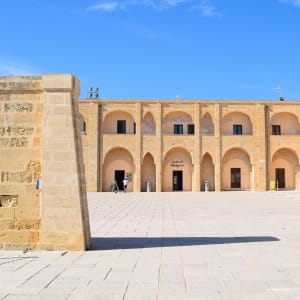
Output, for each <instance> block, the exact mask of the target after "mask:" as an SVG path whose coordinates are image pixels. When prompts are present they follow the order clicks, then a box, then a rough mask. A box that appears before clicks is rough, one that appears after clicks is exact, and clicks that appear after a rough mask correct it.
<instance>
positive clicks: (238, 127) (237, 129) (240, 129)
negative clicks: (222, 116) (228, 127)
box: [232, 124, 243, 135]
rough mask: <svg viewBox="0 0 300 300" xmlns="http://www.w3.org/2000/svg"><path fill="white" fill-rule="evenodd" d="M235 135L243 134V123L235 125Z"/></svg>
mask: <svg viewBox="0 0 300 300" xmlns="http://www.w3.org/2000/svg"><path fill="white" fill-rule="evenodd" d="M232 133H233V135H242V134H243V126H242V125H241V124H234V125H233V132H232Z"/></svg>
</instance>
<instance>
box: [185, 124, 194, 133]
mask: <svg viewBox="0 0 300 300" xmlns="http://www.w3.org/2000/svg"><path fill="white" fill-rule="evenodd" d="M187 133H188V134H195V125H194V124H188V127H187Z"/></svg>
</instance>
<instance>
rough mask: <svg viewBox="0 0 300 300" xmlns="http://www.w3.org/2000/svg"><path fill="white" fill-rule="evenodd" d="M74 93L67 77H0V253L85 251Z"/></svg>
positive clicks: (72, 82)
mask: <svg viewBox="0 0 300 300" xmlns="http://www.w3.org/2000/svg"><path fill="white" fill-rule="evenodd" d="M78 94H79V82H78V80H76V78H74V77H73V76H72V75H43V76H36V77H32V76H26V77H0V249H1V248H2V249H49V250H50V249H53V250H54V249H55V250H58V249H66V250H68V249H69V250H84V249H86V248H88V246H89V243H90V229H89V219H88V209H87V200H86V190H85V179H84V167H83V157H82V146H81V139H80V135H79V134H78V133H79V130H80V129H79V126H80V125H79V121H78V118H79V113H78V104H77V97H78ZM37 180H41V182H42V189H40V190H37V189H36V181H37Z"/></svg>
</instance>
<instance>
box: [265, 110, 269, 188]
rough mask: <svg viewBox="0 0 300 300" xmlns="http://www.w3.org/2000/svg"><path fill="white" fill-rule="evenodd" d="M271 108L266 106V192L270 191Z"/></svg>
mask: <svg viewBox="0 0 300 300" xmlns="http://www.w3.org/2000/svg"><path fill="white" fill-rule="evenodd" d="M269 142H270V138H269V106H268V105H265V144H266V190H267V191H268V190H269V189H270V182H269V181H270V168H269V167H270V163H269Z"/></svg>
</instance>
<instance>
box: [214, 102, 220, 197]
mask: <svg viewBox="0 0 300 300" xmlns="http://www.w3.org/2000/svg"><path fill="white" fill-rule="evenodd" d="M221 121H222V119H221V107H220V104H219V103H216V104H215V137H216V147H215V149H216V150H215V151H216V154H215V190H216V192H219V191H221V180H222V135H221Z"/></svg>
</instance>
